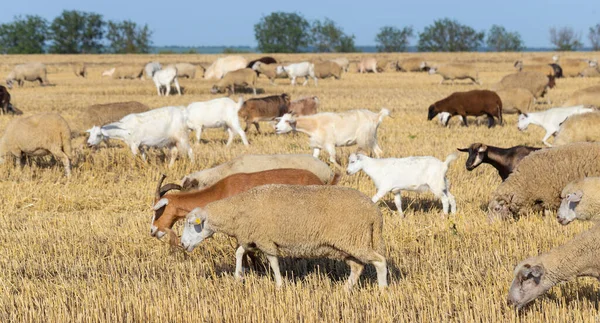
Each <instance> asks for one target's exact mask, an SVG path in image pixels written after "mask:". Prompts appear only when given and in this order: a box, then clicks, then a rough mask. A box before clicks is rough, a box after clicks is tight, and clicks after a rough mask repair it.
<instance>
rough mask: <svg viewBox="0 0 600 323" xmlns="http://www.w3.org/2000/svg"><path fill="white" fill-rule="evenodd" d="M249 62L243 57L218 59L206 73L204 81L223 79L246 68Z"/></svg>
mask: <svg viewBox="0 0 600 323" xmlns="http://www.w3.org/2000/svg"><path fill="white" fill-rule="evenodd" d="M247 65H248V61H246V59H245V58H243V57H242V56H226V57H221V58H218V59H217V60H216V61H215V62H214V63H212V65H211V66H209V67H208V68H207V69H206V71H205V72H204V79H206V80H211V79H217V80H220V79H222V78H223V77H224V76H225V75H226V74H227V73H229V72H231V71H237V70H239V69H243V68H246V66H247Z"/></svg>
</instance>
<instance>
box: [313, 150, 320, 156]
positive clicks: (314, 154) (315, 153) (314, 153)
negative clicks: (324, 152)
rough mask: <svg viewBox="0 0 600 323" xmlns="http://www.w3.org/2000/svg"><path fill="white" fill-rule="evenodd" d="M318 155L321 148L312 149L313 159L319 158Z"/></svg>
mask: <svg viewBox="0 0 600 323" xmlns="http://www.w3.org/2000/svg"><path fill="white" fill-rule="evenodd" d="M320 154H321V148H313V157H315V158H319V155H320Z"/></svg>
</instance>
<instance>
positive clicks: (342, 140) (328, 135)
mask: <svg viewBox="0 0 600 323" xmlns="http://www.w3.org/2000/svg"><path fill="white" fill-rule="evenodd" d="M389 115H390V111H389V110H388V109H386V108H382V109H381V111H379V113H375V112H371V111H369V110H366V109H359V110H349V111H344V112H340V113H333V112H321V113H317V114H313V115H310V116H299V117H296V116H293V115H292V114H290V113H287V114H285V115H284V116H283V117H281V118H280V119H279V122H278V123H277V125H276V126H275V130H276V132H277V133H278V134H283V133H288V132H291V131H300V132H303V133H305V134H307V135H308V136H309V137H310V139H309V145H310V147H311V148H313V156H314V157H315V158H318V157H319V154H320V152H321V149H323V148H324V149H325V150H327V153H329V161H330V162H331V163H333V164H334V165H336V166H338V167H340V165H339V164H338V163H337V161H336V159H335V147H344V146H352V145H357V144H358V148H359V150H364V151H366V152H370V151H373V152H374V153H375V156H377V158H379V157H380V156H381V154H382V153H383V151H382V150H381V148H380V147H379V144H378V143H377V129H378V128H379V125H380V124H381V122H382V121H383V118H384V117H386V116H389Z"/></svg>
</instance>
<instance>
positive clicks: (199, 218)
mask: <svg viewBox="0 0 600 323" xmlns="http://www.w3.org/2000/svg"><path fill="white" fill-rule="evenodd" d="M207 217H208V212H207V211H206V210H205V209H202V208H199V207H197V208H195V209H193V210H192V211H190V213H188V214H187V216H186V217H185V224H184V226H183V234H182V235H181V246H182V247H183V248H184V249H185V250H186V251H188V252H191V251H192V250H194V248H196V246H198V245H199V244H200V242H202V241H203V240H204V239H207V238H210V237H211V236H212V235H213V234H214V233H215V232H214V231H213V230H212V229H210V228H209V226H208V225H207V224H206V219H207Z"/></svg>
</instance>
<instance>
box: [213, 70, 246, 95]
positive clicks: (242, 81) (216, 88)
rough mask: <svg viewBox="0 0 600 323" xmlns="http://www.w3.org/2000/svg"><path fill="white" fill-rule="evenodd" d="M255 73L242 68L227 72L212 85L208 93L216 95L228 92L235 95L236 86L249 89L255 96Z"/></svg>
mask: <svg viewBox="0 0 600 323" xmlns="http://www.w3.org/2000/svg"><path fill="white" fill-rule="evenodd" d="M256 79H257V76H256V73H254V70H252V69H250V68H243V69H239V70H237V71H233V72H229V73H227V74H225V76H224V77H223V78H222V79H221V80H219V82H217V84H215V85H213V87H212V89H211V90H210V93H212V94H217V93H222V92H225V90H227V91H228V93H229V94H235V87H236V86H240V87H241V86H243V87H251V88H252V92H253V93H254V95H256V85H255V84H256Z"/></svg>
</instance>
